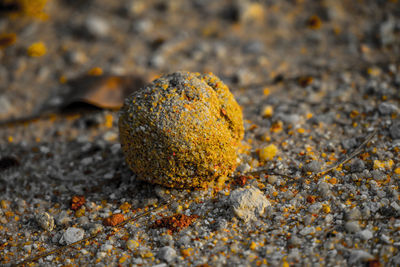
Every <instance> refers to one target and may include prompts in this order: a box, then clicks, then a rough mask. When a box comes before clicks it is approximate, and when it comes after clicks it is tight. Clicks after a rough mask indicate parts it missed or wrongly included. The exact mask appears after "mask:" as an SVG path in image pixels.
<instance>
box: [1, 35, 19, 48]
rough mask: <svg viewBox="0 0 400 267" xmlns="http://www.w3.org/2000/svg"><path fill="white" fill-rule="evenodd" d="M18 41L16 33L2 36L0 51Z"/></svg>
mask: <svg viewBox="0 0 400 267" xmlns="http://www.w3.org/2000/svg"><path fill="white" fill-rule="evenodd" d="M16 40H17V35H16V34H15V33H2V34H0V49H3V48H6V47H7V46H10V45H13V44H14V43H15V41H16Z"/></svg>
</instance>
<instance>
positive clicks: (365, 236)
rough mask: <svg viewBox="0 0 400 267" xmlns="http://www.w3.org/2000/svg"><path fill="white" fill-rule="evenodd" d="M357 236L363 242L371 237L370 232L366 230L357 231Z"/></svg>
mask: <svg viewBox="0 0 400 267" xmlns="http://www.w3.org/2000/svg"><path fill="white" fill-rule="evenodd" d="M357 235H358V236H359V237H360V238H361V239H362V240H365V241H367V240H370V239H371V238H372V237H373V234H372V232H371V231H370V230H368V229H365V230H362V231H359V232H358V233H357Z"/></svg>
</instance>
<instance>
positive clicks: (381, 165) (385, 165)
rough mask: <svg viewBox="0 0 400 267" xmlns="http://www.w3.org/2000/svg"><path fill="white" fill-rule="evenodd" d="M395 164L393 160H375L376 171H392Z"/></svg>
mask: <svg viewBox="0 0 400 267" xmlns="http://www.w3.org/2000/svg"><path fill="white" fill-rule="evenodd" d="M393 164H394V162H393V160H391V159H390V160H387V161H383V160H377V159H376V160H374V169H386V170H390V169H392V166H393Z"/></svg>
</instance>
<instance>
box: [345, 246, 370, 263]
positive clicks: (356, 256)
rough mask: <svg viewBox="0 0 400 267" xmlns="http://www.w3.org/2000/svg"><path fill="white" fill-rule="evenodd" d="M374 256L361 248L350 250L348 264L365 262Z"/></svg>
mask: <svg viewBox="0 0 400 267" xmlns="http://www.w3.org/2000/svg"><path fill="white" fill-rule="evenodd" d="M373 258H374V256H372V255H371V254H370V253H368V252H366V251H363V250H358V249H357V250H352V251H351V253H350V256H349V264H350V265H354V264H356V263H362V262H366V261H368V260H372V259H373Z"/></svg>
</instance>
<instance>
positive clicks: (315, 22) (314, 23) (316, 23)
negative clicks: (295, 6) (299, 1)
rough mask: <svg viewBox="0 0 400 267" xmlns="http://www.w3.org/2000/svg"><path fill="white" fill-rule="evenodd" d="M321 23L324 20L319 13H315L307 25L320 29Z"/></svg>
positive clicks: (313, 28)
mask: <svg viewBox="0 0 400 267" xmlns="http://www.w3.org/2000/svg"><path fill="white" fill-rule="evenodd" d="M321 25H322V21H321V19H320V18H319V17H318V16H317V15H313V16H311V17H310V18H309V19H308V20H307V27H308V28H310V29H312V30H318V29H319V28H321Z"/></svg>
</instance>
